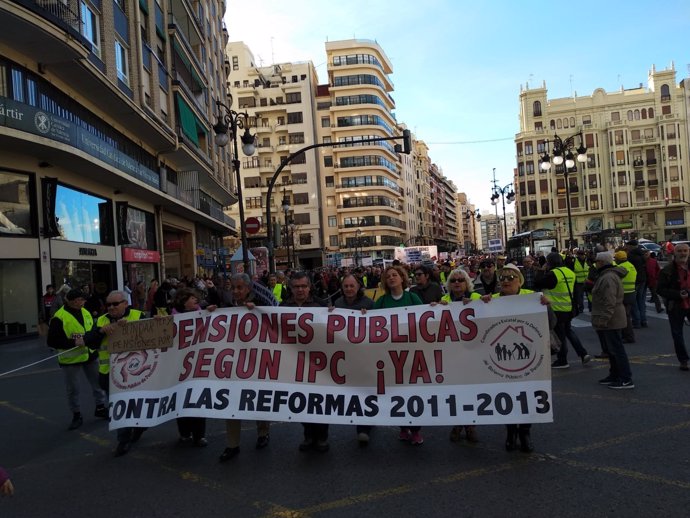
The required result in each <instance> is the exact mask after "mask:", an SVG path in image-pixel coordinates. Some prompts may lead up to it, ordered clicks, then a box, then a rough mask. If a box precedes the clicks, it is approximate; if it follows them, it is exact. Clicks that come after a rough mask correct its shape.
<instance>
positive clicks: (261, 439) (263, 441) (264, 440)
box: [256, 435, 271, 450]
mask: <svg viewBox="0 0 690 518" xmlns="http://www.w3.org/2000/svg"><path fill="white" fill-rule="evenodd" d="M270 440H271V438H270V437H269V436H268V435H259V436H258V437H257V438H256V449H257V450H261V449H263V448H265V447H266V446H268V442H269V441H270Z"/></svg>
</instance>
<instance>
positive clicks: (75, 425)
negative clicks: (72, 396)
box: [67, 412, 84, 430]
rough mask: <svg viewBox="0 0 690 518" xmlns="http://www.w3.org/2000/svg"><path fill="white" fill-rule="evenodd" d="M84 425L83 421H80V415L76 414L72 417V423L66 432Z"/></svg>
mask: <svg viewBox="0 0 690 518" xmlns="http://www.w3.org/2000/svg"><path fill="white" fill-rule="evenodd" d="M83 424H84V419H82V417H81V414H80V413H79V412H77V413H76V414H74V415H73V416H72V422H71V423H70V424H69V426H68V427H67V429H68V430H76V429H77V428H79V427H80V426H81V425H83Z"/></svg>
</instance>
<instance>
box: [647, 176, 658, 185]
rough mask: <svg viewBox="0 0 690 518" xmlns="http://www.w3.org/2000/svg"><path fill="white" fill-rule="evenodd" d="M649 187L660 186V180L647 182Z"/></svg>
mask: <svg viewBox="0 0 690 518" xmlns="http://www.w3.org/2000/svg"><path fill="white" fill-rule="evenodd" d="M647 185H649V186H650V187H656V186H657V185H659V180H657V179H656V178H654V179H650V180H647Z"/></svg>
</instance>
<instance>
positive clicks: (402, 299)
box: [374, 265, 424, 445]
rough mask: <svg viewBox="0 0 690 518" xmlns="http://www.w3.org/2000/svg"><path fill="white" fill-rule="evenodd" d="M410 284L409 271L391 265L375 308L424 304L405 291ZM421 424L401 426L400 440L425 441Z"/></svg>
mask: <svg viewBox="0 0 690 518" xmlns="http://www.w3.org/2000/svg"><path fill="white" fill-rule="evenodd" d="M407 286H408V281H407V272H405V269H404V268H403V267H402V266H398V265H395V266H389V267H388V268H386V270H385V271H384V272H383V290H384V292H385V293H384V294H383V295H382V296H381V297H380V298H379V299H377V300H376V302H374V309H388V308H402V307H406V306H421V305H422V304H424V303H423V302H422V299H420V298H419V297H418V296H417V295H415V294H414V293H411V292H409V291H405V289H406V288H407ZM420 430H421V427H420V426H410V427H400V436H399V438H400V440H401V441H408V442H409V443H411V444H414V445H418V444H422V443H423V442H424V438H423V437H422V434H421V432H420Z"/></svg>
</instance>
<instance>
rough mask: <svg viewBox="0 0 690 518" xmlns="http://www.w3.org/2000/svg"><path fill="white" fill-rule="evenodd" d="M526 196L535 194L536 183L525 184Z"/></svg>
mask: <svg viewBox="0 0 690 518" xmlns="http://www.w3.org/2000/svg"><path fill="white" fill-rule="evenodd" d="M527 194H537V192H536V182H535V181H534V180H530V181H529V182H527Z"/></svg>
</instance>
